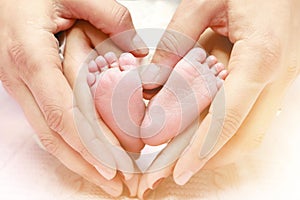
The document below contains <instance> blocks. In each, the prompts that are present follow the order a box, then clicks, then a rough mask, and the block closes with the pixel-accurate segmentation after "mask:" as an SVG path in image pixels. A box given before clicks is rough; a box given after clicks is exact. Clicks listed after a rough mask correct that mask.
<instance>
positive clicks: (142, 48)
mask: <svg viewBox="0 0 300 200" xmlns="http://www.w3.org/2000/svg"><path fill="white" fill-rule="evenodd" d="M132 43H133V46H134V49H133V50H134V51H136V52H138V54H141V55H147V54H148V53H149V50H148V48H147V46H146V44H145V43H144V41H143V40H142V38H141V37H140V36H139V35H138V34H136V35H135V36H134V37H133V39H132Z"/></svg>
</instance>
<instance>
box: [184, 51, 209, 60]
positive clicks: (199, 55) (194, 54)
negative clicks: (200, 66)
mask: <svg viewBox="0 0 300 200" xmlns="http://www.w3.org/2000/svg"><path fill="white" fill-rule="evenodd" d="M185 59H186V60H187V61H189V62H193V61H197V62H199V63H203V62H204V61H205V59H206V52H205V50H204V49H202V48H200V47H196V48H193V49H192V50H190V51H189V52H188V53H187V54H186V56H185Z"/></svg>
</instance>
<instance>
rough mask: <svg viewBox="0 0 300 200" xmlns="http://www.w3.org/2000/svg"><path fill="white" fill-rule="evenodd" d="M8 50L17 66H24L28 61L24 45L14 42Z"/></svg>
mask: <svg viewBox="0 0 300 200" xmlns="http://www.w3.org/2000/svg"><path fill="white" fill-rule="evenodd" d="M7 48H8V49H7V52H8V55H9V57H10V59H11V61H12V63H14V64H15V65H16V66H24V65H25V63H26V60H27V59H26V54H25V48H24V45H23V44H22V43H21V42H19V41H17V40H15V41H12V42H11V43H10V44H9V45H8V47H7Z"/></svg>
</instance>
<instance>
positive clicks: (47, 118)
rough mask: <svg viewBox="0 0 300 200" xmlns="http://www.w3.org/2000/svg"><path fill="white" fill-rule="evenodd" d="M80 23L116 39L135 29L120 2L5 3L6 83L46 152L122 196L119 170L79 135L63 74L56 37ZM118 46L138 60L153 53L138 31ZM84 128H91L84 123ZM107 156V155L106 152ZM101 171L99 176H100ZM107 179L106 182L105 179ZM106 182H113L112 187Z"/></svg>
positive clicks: (2, 65)
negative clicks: (100, 159) (99, 158)
mask: <svg viewBox="0 0 300 200" xmlns="http://www.w3.org/2000/svg"><path fill="white" fill-rule="evenodd" d="M76 19H84V20H87V21H89V22H91V23H92V24H93V25H94V26H95V27H96V28H98V29H101V30H102V31H103V32H105V33H106V34H108V35H110V36H113V35H115V34H117V33H119V32H123V31H125V30H129V29H133V24H132V21H131V17H130V14H129V12H128V10H127V9H126V8H125V7H123V6H121V5H120V4H118V3H117V2H116V1H114V0H110V1H104V0H100V1H96V0H87V1H75V0H64V1H62V0H61V1H60V0H56V1H53V0H34V1H32V0H24V1H15V0H13V1H11V0H3V1H1V2H0V25H1V32H0V41H1V46H0V51H1V61H0V79H1V81H2V82H3V86H4V87H5V89H6V90H7V91H8V92H9V93H10V94H11V95H12V96H13V97H14V98H15V99H16V100H17V101H18V103H19V104H20V105H21V107H22V108H23V110H24V113H25V115H26V117H27V118H28V120H29V122H30V124H31V125H32V126H33V128H34V129H35V130H36V132H37V133H38V136H39V139H40V140H41V142H42V144H43V145H44V147H45V148H46V149H47V151H49V152H50V153H51V154H53V155H54V156H55V157H57V158H58V159H59V160H60V161H61V162H62V163H63V164H64V165H65V166H67V167H68V168H69V169H71V170H72V171H74V172H76V173H78V174H79V175H81V176H83V177H84V178H86V179H87V180H89V181H91V182H93V183H95V184H96V185H98V186H99V187H101V188H102V189H103V190H105V191H106V192H107V193H109V194H111V195H114V196H117V195H119V194H120V193H121V191H122V184H121V182H120V180H119V179H118V178H115V179H113V178H114V177H115V174H116V169H111V168H108V167H106V166H104V165H103V164H101V163H100V162H98V161H97V160H96V159H95V158H94V157H93V156H92V155H90V153H89V152H88V151H87V150H86V148H85V147H84V145H83V144H82V142H81V141H80V139H79V136H78V135H77V129H76V128H77V127H76V125H75V122H74V119H73V113H74V112H77V113H79V115H80V111H79V110H78V109H77V108H76V107H74V106H73V94H72V89H71V87H70V86H69V84H68V81H67V80H66V78H65V77H64V74H63V73H62V65H61V61H60V58H59V55H58V43H57V40H56V38H55V37H54V34H56V33H58V32H60V31H62V30H66V29H68V28H70V27H71V26H72V25H73V24H74V22H75V20H76ZM130 33H131V35H130V37H129V38H126V39H125V40H124V39H123V40H122V41H118V40H116V41H115V42H116V43H118V45H119V46H120V47H121V48H122V49H124V50H126V51H133V50H134V49H137V50H135V51H133V53H134V54H135V55H140V56H141V55H145V54H147V50H145V49H140V50H139V47H144V44H143V42H142V41H141V39H140V38H139V37H138V36H137V35H136V34H135V32H134V31H131V32H130ZM82 122H83V124H88V123H87V122H86V120H85V118H84V117H82ZM103 154H105V152H103ZM96 169H97V170H96ZM99 172H100V173H101V175H103V176H104V177H106V178H104V177H103V176H101V175H100V174H99ZM106 179H113V180H111V181H109V183H108V181H107V180H106Z"/></svg>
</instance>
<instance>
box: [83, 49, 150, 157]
mask: <svg viewBox="0 0 300 200" xmlns="http://www.w3.org/2000/svg"><path fill="white" fill-rule="evenodd" d="M121 58H122V59H121ZM95 64H96V65H97V69H98V70H97V71H96V70H95V66H94V65H95ZM133 64H134V57H133V56H132V55H131V54H126V55H123V54H122V55H121V57H120V58H119V59H118V60H116V56H115V55H114V54H113V53H109V54H105V56H104V57H103V56H99V57H97V58H96V59H95V61H94V62H93V61H92V62H91V64H90V65H91V67H90V65H89V72H90V73H89V75H88V84H89V86H90V89H91V91H92V93H93V94H94V101H95V107H96V110H97V112H98V114H99V115H100V117H101V118H102V119H103V121H104V122H105V123H106V124H107V126H108V127H109V128H110V129H111V130H112V132H113V133H114V134H115V136H116V137H117V139H118V140H119V142H120V144H121V145H122V147H123V148H124V149H125V150H126V151H129V152H140V150H141V149H142V148H143V147H144V143H143V142H142V140H141V139H140V132H139V131H140V128H139V127H140V125H141V122H142V119H143V117H144V113H145V104H144V101H143V97H142V84H141V81H140V78H139V74H138V71H137V70H136V69H134V68H136V66H134V65H133ZM91 69H93V70H91Z"/></svg>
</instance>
